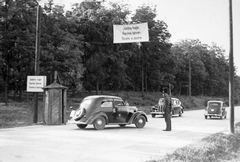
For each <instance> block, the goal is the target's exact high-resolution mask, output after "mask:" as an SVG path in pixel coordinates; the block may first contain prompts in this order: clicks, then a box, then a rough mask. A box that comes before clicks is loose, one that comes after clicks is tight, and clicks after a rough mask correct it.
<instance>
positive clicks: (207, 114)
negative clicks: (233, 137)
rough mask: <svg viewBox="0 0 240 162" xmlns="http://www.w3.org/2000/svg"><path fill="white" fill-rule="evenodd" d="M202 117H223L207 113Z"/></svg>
mask: <svg viewBox="0 0 240 162" xmlns="http://www.w3.org/2000/svg"><path fill="white" fill-rule="evenodd" d="M204 116H212V117H221V116H223V115H222V114H208V113H206V114H204Z"/></svg>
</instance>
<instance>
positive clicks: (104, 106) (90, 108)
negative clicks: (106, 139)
mask: <svg viewBox="0 0 240 162" xmlns="http://www.w3.org/2000/svg"><path fill="white" fill-rule="evenodd" d="M70 117H71V119H70V120H69V121H68V123H71V124H76V125H77V126H78V127H79V128H81V129H84V128H86V127H87V125H88V124H93V126H94V128H95V129H97V130H101V129H104V128H105V125H113V124H115V125H119V126H120V127H124V126H125V125H130V124H135V125H136V127H137V128H143V127H144V126H145V124H146V122H147V116H146V114H145V113H144V112H143V111H139V110H138V109H137V107H135V106H129V105H128V104H126V103H124V101H123V99H122V98H121V97H117V96H109V95H94V96H88V97H86V98H84V99H83V100H82V102H81V103H80V106H79V108H78V109H77V110H72V112H71V114H70Z"/></svg>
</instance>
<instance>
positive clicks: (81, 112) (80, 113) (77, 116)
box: [73, 109, 86, 121]
mask: <svg viewBox="0 0 240 162" xmlns="http://www.w3.org/2000/svg"><path fill="white" fill-rule="evenodd" d="M85 113H86V110H85V109H77V110H76V112H75V114H74V117H73V119H74V120H75V121H78V120H80V119H81V118H82V117H83V116H84V115H85Z"/></svg>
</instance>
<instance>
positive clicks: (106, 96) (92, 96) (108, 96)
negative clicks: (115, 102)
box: [84, 95, 122, 100]
mask: <svg viewBox="0 0 240 162" xmlns="http://www.w3.org/2000/svg"><path fill="white" fill-rule="evenodd" d="M96 98H113V99H121V100H122V98H121V97H118V96H112V95H91V96H87V97H85V98H84V99H96Z"/></svg>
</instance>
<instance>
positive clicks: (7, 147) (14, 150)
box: [0, 107, 240, 162]
mask: <svg viewBox="0 0 240 162" xmlns="http://www.w3.org/2000/svg"><path fill="white" fill-rule="evenodd" d="M227 111H228V117H227V119H223V120H220V119H208V120H205V119H204V116H203V110H195V111H187V112H185V113H184V114H183V116H182V117H173V118H172V127H173V130H172V131H171V132H164V131H162V130H163V129H164V128H165V122H164V118H162V117H156V118H151V117H150V116H148V119H149V122H148V123H147V125H146V126H145V128H143V129H137V128H136V127H135V125H131V126H127V127H125V128H120V127H118V126H107V127H106V128H105V129H104V130H102V131H96V130H94V129H93V126H92V125H90V126H88V127H87V128H86V129H85V130H80V129H78V128H77V127H76V125H60V126H46V125H35V126H29V127H20V128H11V129H0V162H55V161H57V162H80V161H81V162H130V161H131V162H144V161H146V160H151V159H158V158H161V157H162V156H164V155H165V154H166V153H170V152H172V151H174V150H175V149H176V148H179V147H182V146H185V145H188V144H190V143H193V142H195V141H197V140H199V139H201V138H203V137H205V136H208V135H209V134H212V133H216V132H220V131H224V130H225V131H226V130H227V129H228V127H229V125H230V124H229V123H230V122H229V109H227ZM235 116H236V118H235V121H236V122H239V121H240V107H236V108H235Z"/></svg>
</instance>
